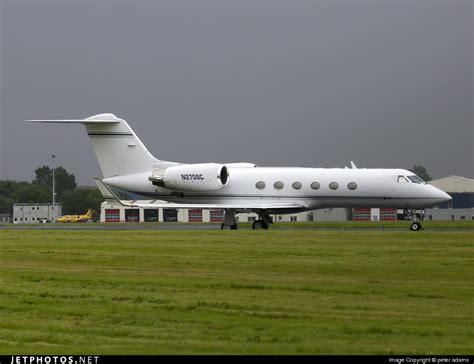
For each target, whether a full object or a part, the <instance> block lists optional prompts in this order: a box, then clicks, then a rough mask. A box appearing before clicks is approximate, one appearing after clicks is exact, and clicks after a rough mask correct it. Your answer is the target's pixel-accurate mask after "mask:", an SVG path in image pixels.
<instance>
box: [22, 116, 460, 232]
mask: <svg viewBox="0 0 474 364" xmlns="http://www.w3.org/2000/svg"><path fill="white" fill-rule="evenodd" d="M29 121H32V122H42V123H66V124H71V123H72V124H74V123H75V124H82V125H84V126H85V128H86V131H87V134H88V135H89V138H90V141H91V144H92V147H93V149H94V152H95V155H96V157H97V160H98V162H99V165H100V168H101V170H102V173H103V175H104V178H103V179H101V180H100V181H99V183H98V185H99V187H100V189H101V191H102V192H103V193H104V194H105V197H106V199H109V200H113V201H115V202H117V201H119V200H118V198H117V197H116V196H115V195H114V194H113V192H112V191H111V190H110V188H111V187H112V188H119V189H122V190H126V191H130V192H133V193H136V194H139V195H141V196H144V197H146V198H148V199H152V200H162V201H167V202H166V203H161V204H157V205H156V206H157V207H174V208H193V209H223V210H225V215H224V223H223V224H222V226H221V228H222V229H237V222H236V220H235V214H236V213H238V212H248V211H253V212H256V213H257V214H258V215H259V216H260V218H259V220H257V221H255V222H254V223H253V226H252V227H253V229H268V225H269V224H271V223H272V220H271V218H270V214H285V213H295V212H301V211H309V210H316V209H321V208H330V207H349V208H350V207H392V208H398V209H405V211H406V213H407V214H408V215H409V216H410V218H411V220H412V223H411V226H410V230H414V231H416V230H420V229H421V223H420V222H419V221H417V217H416V214H415V213H414V209H418V208H422V207H429V206H433V205H436V204H439V203H442V202H444V201H447V200H450V199H451V197H450V196H449V195H448V194H446V193H445V192H443V191H441V190H439V189H437V188H436V187H434V186H431V185H428V184H426V183H425V182H424V181H423V180H421V178H419V177H418V176H416V175H415V174H414V173H413V172H411V171H408V170H406V169H382V168H380V169H379V168H357V167H356V166H355V165H354V163H351V165H352V168H347V167H346V168H300V167H257V166H256V165H255V164H253V163H222V164H221V163H197V164H183V163H177V162H169V161H163V160H159V159H157V158H155V157H154V156H152V155H151V153H150V152H149V151H148V150H147V149H146V147H145V146H144V145H143V143H142V142H141V140H140V139H139V138H138V137H137V135H136V134H135V133H134V131H133V130H132V129H131V128H130V126H129V125H128V124H127V122H126V121H125V120H123V119H120V118H118V117H116V116H115V115H113V114H99V115H95V116H92V117H89V118H86V119H80V120H70V119H65V120H29ZM119 202H120V203H122V204H123V205H126V203H125V202H123V201H119ZM132 205H133V206H139V205H140V202H138V201H136V202H134V203H133V204H132ZM132 205H130V204H129V205H127V206H132ZM147 206H149V204H147Z"/></svg>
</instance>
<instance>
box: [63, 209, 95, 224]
mask: <svg viewBox="0 0 474 364" xmlns="http://www.w3.org/2000/svg"><path fill="white" fill-rule="evenodd" d="M92 214H93V211H92V210H91V209H89V210H87V212H86V213H85V214H82V215H64V216H61V217H58V218H57V219H56V222H87V221H89V220H91V219H92Z"/></svg>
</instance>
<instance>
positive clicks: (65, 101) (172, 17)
mask: <svg viewBox="0 0 474 364" xmlns="http://www.w3.org/2000/svg"><path fill="white" fill-rule="evenodd" d="M0 12H1V14H0V46H1V48H0V49H1V57H0V67H1V68H0V69H1V74H0V76H1V88H0V101H1V103H0V107H1V113H0V179H5V178H9V179H17V180H31V179H32V178H33V177H34V169H35V168H37V167H38V166H41V165H43V164H50V163H51V157H50V156H51V154H55V155H56V156H57V158H56V162H57V164H58V165H62V166H64V167H65V168H66V169H67V170H68V171H70V172H72V173H74V174H75V175H76V179H77V181H78V182H79V183H80V184H82V185H92V184H93V181H92V178H93V177H95V176H100V170H99V168H98V164H97V162H96V160H95V157H94V154H93V152H92V149H91V147H90V146H89V141H88V138H87V135H86V133H85V132H84V130H82V127H81V126H79V125H72V126H64V125H60V126H53V125H46V124H45V125H41V124H40V125H36V124H35V125H33V124H27V123H25V122H24V120H25V119H32V118H38V119H41V118H53V119H54V118H84V117H88V116H91V115H94V114H97V113H103V112H111V113H114V114H116V115H117V116H119V117H121V118H124V119H126V120H127V121H129V123H130V125H131V126H132V128H133V129H134V130H135V132H136V133H137V134H138V136H139V137H140V138H141V139H142V140H143V142H144V143H145V145H146V146H147V147H148V149H149V150H150V151H151V152H152V153H153V154H154V155H155V156H157V157H158V158H161V159H166V160H173V161H180V162H190V163H193V162H208V161H214V162H239V161H249V162H250V161H251V162H255V163H257V164H259V165H262V166H264V165H270V166H308V167H312V166H320V167H343V166H344V165H348V164H349V161H350V160H354V161H355V162H356V164H358V165H359V166H360V167H402V168H410V167H412V166H413V164H422V165H424V166H425V167H426V168H427V169H428V172H429V173H430V174H431V175H432V176H433V177H435V178H436V177H444V176H447V175H451V174H456V175H462V176H465V177H471V178H472V177H474V167H473V154H474V153H473V139H474V132H473V96H474V95H473V83H474V80H473V67H474V66H473V2H472V1H468V0H466V1H462V0H458V1H456V0H449V1H448V0H441V1H431V0H429V1H428V0H426V1H425V0H423V1H421V0H419V1H417V0H413V1H403V0H402V1H395V0H393V1H388V0H380V1H375V0H374V1H362V0H353V1H350V0H347V1H329V0H327V1H316V0H314V1H294V0H291V1H290V0H286V1H199V0H197V1H190V0H189V1H146V2H145V1H131V0H130V1H128V2H126V1H110V0H109V1H106V0H102V1H73V0H68V1H64V0H63V1H51V0H50V1H47V0H35V1H22V0H15V1H9V0H0Z"/></svg>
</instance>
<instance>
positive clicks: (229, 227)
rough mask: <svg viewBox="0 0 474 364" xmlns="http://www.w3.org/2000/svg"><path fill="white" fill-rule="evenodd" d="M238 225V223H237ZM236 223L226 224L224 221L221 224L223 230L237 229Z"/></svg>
mask: <svg viewBox="0 0 474 364" xmlns="http://www.w3.org/2000/svg"><path fill="white" fill-rule="evenodd" d="M235 225H237V224H235ZM235 225H226V224H224V223H222V224H221V230H235V229H237V228H234V226H235Z"/></svg>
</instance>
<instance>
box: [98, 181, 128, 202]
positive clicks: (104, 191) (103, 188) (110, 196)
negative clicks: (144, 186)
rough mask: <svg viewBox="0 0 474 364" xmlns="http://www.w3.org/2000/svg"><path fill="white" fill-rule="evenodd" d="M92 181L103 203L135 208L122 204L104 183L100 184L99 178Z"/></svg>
mask: <svg viewBox="0 0 474 364" xmlns="http://www.w3.org/2000/svg"><path fill="white" fill-rule="evenodd" d="M94 180H95V184H96V185H97V188H98V189H99V191H100V193H101V194H102V196H104V199H105V201H107V203H110V204H119V205H122V206H126V207H137V206H136V205H133V204H131V203H125V202H123V201H122V200H121V199H120V198H118V196H117V195H116V194H115V193H114V192H113V191H112V190H111V189H110V188H109V187H107V185H106V184H105V183H104V182H102V180H101V179H100V178H94Z"/></svg>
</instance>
